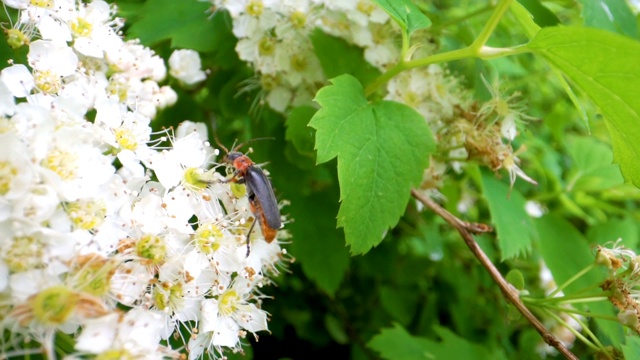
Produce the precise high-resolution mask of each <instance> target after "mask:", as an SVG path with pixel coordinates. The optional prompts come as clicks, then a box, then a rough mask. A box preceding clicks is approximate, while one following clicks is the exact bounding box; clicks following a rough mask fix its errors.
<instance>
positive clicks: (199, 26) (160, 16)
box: [127, 0, 228, 52]
mask: <svg viewBox="0 0 640 360" xmlns="http://www.w3.org/2000/svg"><path fill="white" fill-rule="evenodd" d="M210 7H211V6H210V4H207V3H205V2H199V1H175V0H149V1H147V2H146V3H145V5H144V8H143V9H142V10H141V14H142V16H141V17H140V20H139V21H138V22H135V23H133V25H131V28H130V29H129V31H128V33H127V34H128V36H129V37H130V38H139V39H140V41H142V43H143V44H146V45H152V44H156V43H159V42H161V41H163V40H169V39H170V40H171V47H173V48H185V49H193V50H196V51H202V52H208V51H212V50H214V49H216V47H217V46H219V44H220V43H222V41H221V39H219V38H218V35H217V34H218V33H219V30H220V29H219V26H216V25H217V24H218V23H217V22H216V21H209V19H208V17H209V15H208V14H207V13H206V12H207V10H209V8H210ZM216 16H221V13H219V14H218V13H217V14H216V15H215V16H214V18H215V17H216ZM227 42H228V41H227Z"/></svg>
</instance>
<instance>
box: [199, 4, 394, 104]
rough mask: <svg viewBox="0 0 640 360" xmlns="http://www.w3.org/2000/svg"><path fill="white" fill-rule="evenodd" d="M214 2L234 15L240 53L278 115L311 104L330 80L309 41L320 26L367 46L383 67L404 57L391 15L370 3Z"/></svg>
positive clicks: (368, 53)
mask: <svg viewBox="0 0 640 360" xmlns="http://www.w3.org/2000/svg"><path fill="white" fill-rule="evenodd" d="M210 1H211V2H212V3H213V5H214V6H215V7H216V8H224V9H227V10H228V11H229V13H230V14H231V17H232V19H233V34H234V35H235V36H236V37H237V38H238V39H239V41H238V45H237V46H236V51H237V53H238V55H239V57H240V59H242V60H244V61H247V62H249V63H250V64H251V65H252V66H253V68H254V69H255V71H256V72H257V74H258V75H259V76H260V86H261V87H262V89H263V90H264V91H265V92H266V96H265V100H266V101H267V103H268V104H269V105H270V106H271V107H272V108H273V109H274V110H276V111H279V112H284V111H285V110H286V109H287V107H288V106H290V105H293V106H296V105H300V104H307V103H308V102H309V101H310V100H311V99H312V98H313V96H314V95H315V93H316V91H317V90H318V88H319V87H320V86H322V85H323V83H324V81H325V78H324V74H323V73H322V69H321V67H320V63H319V60H318V58H317V57H316V55H315V53H314V49H313V45H312V44H311V40H310V35H311V33H312V31H313V30H314V29H315V28H316V27H319V28H321V29H323V30H324V31H325V32H326V33H328V34H331V35H334V36H337V37H341V38H343V39H345V40H347V41H349V42H351V43H354V44H356V45H358V46H361V47H363V48H364V49H365V57H366V59H367V61H369V62H370V63H372V64H373V65H375V66H378V67H380V68H383V67H385V66H386V65H388V64H390V63H392V62H395V61H396V60H397V57H398V54H399V53H400V52H399V47H398V45H397V44H396V43H395V37H394V34H395V31H393V29H392V24H391V22H390V21H389V16H388V15H387V14H386V13H385V12H384V11H383V10H381V9H380V8H379V7H377V6H376V5H374V4H373V3H372V2H371V1H369V0H345V1H342V0H341V1H336V0H285V1H275V0H210ZM336 56H339V54H336Z"/></svg>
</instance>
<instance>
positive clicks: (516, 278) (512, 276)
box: [505, 269, 524, 290]
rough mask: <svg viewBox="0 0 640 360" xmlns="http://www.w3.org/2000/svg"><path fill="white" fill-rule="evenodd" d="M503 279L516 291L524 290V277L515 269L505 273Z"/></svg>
mask: <svg viewBox="0 0 640 360" xmlns="http://www.w3.org/2000/svg"><path fill="white" fill-rule="evenodd" d="M505 279H506V280H507V281H508V282H509V284H511V285H513V287H515V288H516V289H518V290H523V289H524V275H522V271H520V270H517V269H512V270H510V271H509V272H508V273H507V276H506V277H505Z"/></svg>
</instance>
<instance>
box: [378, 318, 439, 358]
mask: <svg viewBox="0 0 640 360" xmlns="http://www.w3.org/2000/svg"><path fill="white" fill-rule="evenodd" d="M430 344H431V342H430V341H429V340H427V339H422V338H418V337H414V336H411V334H409V333H408V332H407V331H406V330H405V329H404V328H403V327H402V326H401V325H399V324H394V325H393V327H392V328H387V329H382V331H381V332H380V334H378V335H376V336H374V337H373V339H371V341H370V342H369V343H368V344H367V347H369V348H371V349H373V350H375V351H377V352H379V353H380V356H381V357H382V358H383V359H388V360H395V359H398V360H414V359H415V360H422V359H435V357H434V356H433V354H431V353H429V352H428V350H427V349H428V348H429V345H430Z"/></svg>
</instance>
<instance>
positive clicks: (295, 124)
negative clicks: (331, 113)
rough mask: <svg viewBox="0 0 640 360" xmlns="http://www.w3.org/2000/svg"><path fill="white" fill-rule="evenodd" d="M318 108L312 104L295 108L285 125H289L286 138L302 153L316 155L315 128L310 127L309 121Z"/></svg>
mask: <svg viewBox="0 0 640 360" xmlns="http://www.w3.org/2000/svg"><path fill="white" fill-rule="evenodd" d="M316 111H318V109H316V108H314V107H311V106H299V107H297V108H295V109H293V110H292V111H291V112H290V113H289V116H287V121H286V123H285V126H286V127H287V132H286V139H287V141H289V142H291V143H292V144H293V146H295V148H296V150H298V152H299V153H300V154H302V155H308V156H312V157H313V156H314V155H315V153H314V151H313V144H314V141H313V140H314V130H313V128H310V127H309V126H308V125H309V121H310V120H311V118H312V117H313V115H314V114H315V113H316Z"/></svg>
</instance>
